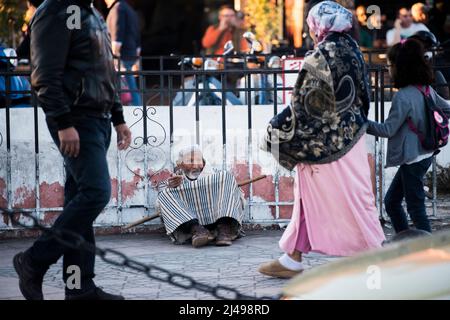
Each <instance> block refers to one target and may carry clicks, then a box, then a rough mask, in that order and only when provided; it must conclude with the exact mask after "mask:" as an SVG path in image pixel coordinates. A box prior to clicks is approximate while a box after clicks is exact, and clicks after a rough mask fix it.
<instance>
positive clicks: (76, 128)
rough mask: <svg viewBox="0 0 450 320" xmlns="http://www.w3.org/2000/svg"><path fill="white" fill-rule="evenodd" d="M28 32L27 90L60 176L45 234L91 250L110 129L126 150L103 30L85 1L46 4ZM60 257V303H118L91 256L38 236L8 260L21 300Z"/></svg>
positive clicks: (105, 195)
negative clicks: (74, 236) (55, 208)
mask: <svg viewBox="0 0 450 320" xmlns="http://www.w3.org/2000/svg"><path fill="white" fill-rule="evenodd" d="M73 5H75V7H71V6H73ZM30 29H31V63H32V74H31V83H32V87H33V89H34V90H35V91H36V95H37V99H38V102H39V104H40V106H41V107H42V109H43V110H44V112H45V115H46V121H47V125H48V128H49V131H50V134H51V136H52V138H53V140H54V141H55V143H56V145H57V146H58V147H59V149H60V152H61V154H62V155H63V157H64V162H65V169H66V183H65V189H64V210H63V212H62V214H61V215H60V216H59V217H58V219H56V221H55V223H54V225H53V227H52V228H54V229H58V228H61V229H65V230H69V231H72V232H76V233H78V234H80V235H81V236H83V238H84V239H85V240H86V241H88V242H90V243H92V244H95V239H94V231H93V227H92V225H93V222H94V220H95V219H96V218H97V216H98V215H99V214H100V213H101V211H102V210H103V209H104V208H105V206H106V205H107V204H108V203H109V201H110V197H111V181H110V177H109V172H108V164H107V159H106V153H107V150H108V147H109V144H110V140H111V122H112V123H113V125H114V128H115V130H116V132H117V143H118V148H119V150H124V149H126V148H128V146H129V144H130V142H131V132H130V130H129V128H128V126H127V125H126V124H125V121H124V117H123V110H122V105H121V103H120V100H119V96H118V92H117V89H116V85H115V84H116V75H115V70H114V64H113V55H112V51H111V45H110V41H109V35H108V33H107V29H106V25H105V22H104V20H103V18H102V17H101V16H100V14H99V13H98V12H97V11H96V10H95V9H94V8H93V6H92V4H91V0H47V1H45V2H44V3H43V4H42V5H41V6H40V7H39V8H38V10H37V11H36V13H35V15H34V17H33V19H32V21H31V24H30ZM61 256H63V279H64V282H65V283H66V288H65V293H66V299H94V300H105V299H123V297H122V296H119V295H112V294H108V293H106V292H104V291H103V290H101V289H100V288H98V287H96V285H95V284H94V281H93V278H94V262H95V254H92V253H90V252H87V251H84V250H76V249H69V248H67V247H64V246H62V245H61V244H60V243H58V242H57V241H56V240H54V239H52V238H50V237H48V236H45V235H43V236H41V237H40V238H39V239H38V240H37V241H36V242H35V243H34V244H33V245H32V247H31V248H29V249H28V250H26V251H25V252H21V253H19V254H17V255H16V256H15V257H14V261H13V263H14V267H15V269H16V271H17V273H18V275H19V287H20V290H21V292H22V294H23V295H24V297H25V298H26V299H34V300H41V299H43V294H42V281H43V277H44V274H45V273H46V271H47V270H48V268H49V266H50V265H51V264H53V263H56V262H57V260H58V259H59V258H60V257H61Z"/></svg>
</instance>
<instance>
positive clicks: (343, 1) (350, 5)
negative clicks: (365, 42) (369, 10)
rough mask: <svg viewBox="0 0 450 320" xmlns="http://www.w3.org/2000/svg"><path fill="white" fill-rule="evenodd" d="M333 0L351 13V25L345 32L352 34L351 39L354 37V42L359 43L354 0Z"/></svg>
mask: <svg viewBox="0 0 450 320" xmlns="http://www.w3.org/2000/svg"><path fill="white" fill-rule="evenodd" d="M335 1H336V2H337V3H339V4H340V5H341V6H343V7H344V8H345V9H347V10H349V11H350V12H351V13H352V27H351V29H350V30H348V31H347V32H348V34H350V35H351V36H352V38H353V39H355V41H356V42H358V43H359V42H360V40H361V39H360V31H359V23H358V19H357V18H356V12H355V0H335Z"/></svg>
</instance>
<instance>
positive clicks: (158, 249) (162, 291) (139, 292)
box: [0, 230, 338, 300]
mask: <svg viewBox="0 0 450 320" xmlns="http://www.w3.org/2000/svg"><path fill="white" fill-rule="evenodd" d="M281 234H282V231H274V230H261V231H249V232H247V236H246V237H244V238H241V239H238V240H236V241H235V242H234V244H233V245H232V246H231V247H216V246H213V245H211V246H208V247H204V248H199V249H194V248H192V247H191V246H189V245H182V246H180V245H174V244H172V243H171V242H170V240H169V239H168V238H167V237H166V236H165V235H164V234H159V233H157V234H147V235H116V236H101V237H100V236H99V237H97V245H98V246H99V247H101V248H112V249H115V250H118V251H121V252H123V253H125V254H126V255H128V256H130V257H133V258H134V259H137V260H139V261H142V262H146V263H151V264H155V265H158V266H161V267H163V268H167V269H169V270H171V271H175V272H179V273H183V274H186V275H189V276H191V277H193V278H195V279H196V280H199V281H202V282H203V283H206V284H210V285H216V284H221V285H226V286H230V287H234V288H237V289H238V290H240V291H241V292H242V293H245V294H248V295H257V296H263V295H275V294H277V293H279V292H280V289H281V288H282V287H283V286H284V285H285V284H286V283H287V280H282V279H272V278H268V277H265V276H263V275H261V274H259V273H258V272H257V268H258V266H259V264H261V263H262V262H265V261H269V260H271V259H275V258H277V257H279V256H280V254H281V251H280V249H279V247H278V240H279V238H280V236H281ZM31 243H32V240H31V239H26V240H3V241H0V299H23V297H22V295H21V294H20V291H19V288H18V279H17V275H16V273H15V271H14V268H13V266H12V262H11V261H12V257H13V256H14V254H16V253H17V252H19V251H21V250H23V249H26V248H27V247H28V246H29V245H30V244H31ZM335 259H338V258H335V257H328V256H323V255H319V254H309V255H306V256H305V259H304V263H305V265H306V267H308V268H311V267H313V266H317V265H321V264H324V263H327V262H328V261H332V260H335ZM61 264H62V260H60V261H58V263H57V264H56V265H54V266H52V267H51V268H50V270H49V271H48V273H47V274H46V276H45V279H44V295H45V299H63V298H64V290H63V282H62V277H61ZM96 274H97V276H96V283H97V285H99V286H101V287H103V288H105V289H106V291H110V292H115V293H121V294H122V295H124V296H125V297H126V298H127V299H167V300H172V299H213V297H212V296H210V295H207V294H205V293H202V292H199V291H196V290H183V289H180V288H178V287H174V286H171V285H168V284H165V283H161V282H157V281H155V280H152V279H149V278H147V277H146V276H145V275H143V274H140V273H138V272H135V271H133V270H129V269H126V268H121V267H116V266H112V265H109V264H107V263H105V262H103V261H102V260H101V259H99V258H97V263H96Z"/></svg>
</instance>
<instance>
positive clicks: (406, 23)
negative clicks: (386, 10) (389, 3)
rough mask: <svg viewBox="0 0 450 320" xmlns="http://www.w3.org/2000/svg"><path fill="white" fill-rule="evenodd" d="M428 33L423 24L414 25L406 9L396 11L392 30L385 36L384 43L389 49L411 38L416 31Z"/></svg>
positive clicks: (409, 12)
mask: <svg viewBox="0 0 450 320" xmlns="http://www.w3.org/2000/svg"><path fill="white" fill-rule="evenodd" d="M421 30H423V31H429V30H428V28H427V27H426V26H425V25H424V24H423V23H415V22H414V21H413V17H412V14H411V10H409V9H408V8H406V7H403V8H400V9H399V10H398V14H397V19H396V20H395V23H394V28H393V29H391V30H389V31H388V32H387V34H386V42H387V45H388V46H389V47H392V46H393V45H394V44H396V43H399V42H400V40H402V39H406V38H408V37H410V36H412V35H413V34H414V33H416V32H417V31H421Z"/></svg>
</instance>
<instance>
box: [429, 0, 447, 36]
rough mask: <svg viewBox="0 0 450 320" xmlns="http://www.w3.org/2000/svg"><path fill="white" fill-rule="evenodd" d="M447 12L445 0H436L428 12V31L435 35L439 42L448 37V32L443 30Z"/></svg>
mask: <svg viewBox="0 0 450 320" xmlns="http://www.w3.org/2000/svg"><path fill="white" fill-rule="evenodd" d="M448 12H449V9H448V1H447V0H436V1H435V2H434V6H433V8H432V9H431V10H430V12H429V22H428V25H429V26H430V31H431V32H433V34H434V35H436V37H437V38H438V39H439V41H440V42H441V43H442V42H444V41H446V40H447V39H449V37H450V36H449V34H450V32H446V30H445V25H446V20H447V13H448Z"/></svg>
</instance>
